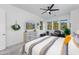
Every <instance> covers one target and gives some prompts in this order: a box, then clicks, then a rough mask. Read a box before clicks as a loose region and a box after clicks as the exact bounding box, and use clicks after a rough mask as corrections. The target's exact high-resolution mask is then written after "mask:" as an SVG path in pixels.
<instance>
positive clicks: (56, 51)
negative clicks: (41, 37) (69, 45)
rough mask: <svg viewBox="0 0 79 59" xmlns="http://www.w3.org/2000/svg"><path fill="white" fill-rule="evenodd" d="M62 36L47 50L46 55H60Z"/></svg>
mask: <svg viewBox="0 0 79 59" xmlns="http://www.w3.org/2000/svg"><path fill="white" fill-rule="evenodd" d="M63 42H64V38H59V39H58V40H57V41H56V42H55V43H54V44H53V45H52V46H51V47H50V48H49V50H48V51H47V53H46V55H60V54H61V49H62V45H63Z"/></svg>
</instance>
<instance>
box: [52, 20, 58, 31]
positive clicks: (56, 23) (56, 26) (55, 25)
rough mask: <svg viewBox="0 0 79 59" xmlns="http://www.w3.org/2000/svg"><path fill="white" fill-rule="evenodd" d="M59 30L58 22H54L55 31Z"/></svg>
mask: <svg viewBox="0 0 79 59" xmlns="http://www.w3.org/2000/svg"><path fill="white" fill-rule="evenodd" d="M58 28H59V24H58V22H57V21H53V29H54V30H58Z"/></svg>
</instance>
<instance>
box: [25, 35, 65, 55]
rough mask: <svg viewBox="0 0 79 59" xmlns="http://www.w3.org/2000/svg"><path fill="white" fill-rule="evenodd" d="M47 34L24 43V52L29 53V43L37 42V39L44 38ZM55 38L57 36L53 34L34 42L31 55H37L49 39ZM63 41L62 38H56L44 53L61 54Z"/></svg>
mask: <svg viewBox="0 0 79 59" xmlns="http://www.w3.org/2000/svg"><path fill="white" fill-rule="evenodd" d="M46 37H48V36H45V37H41V38H38V39H36V40H33V41H31V42H28V43H26V44H25V52H26V53H27V54H28V53H29V48H30V45H32V44H33V43H35V42H37V41H40V40H43V39H44V38H46ZM55 38H57V37H54V36H51V37H49V38H47V39H46V40H44V41H42V42H40V43H38V44H36V45H35V46H34V47H33V48H32V55H39V54H40V52H41V50H42V49H43V48H44V47H45V46H46V45H47V44H48V43H49V42H50V41H51V40H53V41H54V39H55ZM63 42H64V38H58V39H57V40H56V41H55V42H54V44H52V45H51V46H50V47H49V48H48V50H47V51H46V53H45V54H46V55H58V54H61V49H62V45H63Z"/></svg>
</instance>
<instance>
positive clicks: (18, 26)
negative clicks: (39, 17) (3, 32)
mask: <svg viewBox="0 0 79 59" xmlns="http://www.w3.org/2000/svg"><path fill="white" fill-rule="evenodd" d="M11 28H12V29H13V30H15V31H17V30H19V29H20V28H21V27H20V25H18V24H17V21H16V24H14V25H12V26H11Z"/></svg>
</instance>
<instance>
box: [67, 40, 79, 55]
mask: <svg viewBox="0 0 79 59" xmlns="http://www.w3.org/2000/svg"><path fill="white" fill-rule="evenodd" d="M68 51H69V55H79V48H78V47H76V45H75V44H74V42H73V39H71V40H70V43H69V50H68Z"/></svg>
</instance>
